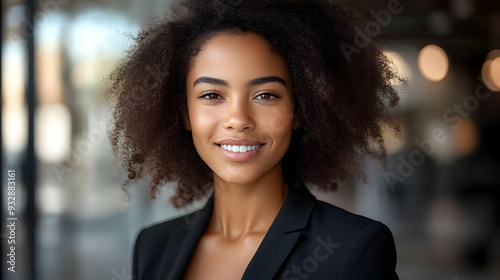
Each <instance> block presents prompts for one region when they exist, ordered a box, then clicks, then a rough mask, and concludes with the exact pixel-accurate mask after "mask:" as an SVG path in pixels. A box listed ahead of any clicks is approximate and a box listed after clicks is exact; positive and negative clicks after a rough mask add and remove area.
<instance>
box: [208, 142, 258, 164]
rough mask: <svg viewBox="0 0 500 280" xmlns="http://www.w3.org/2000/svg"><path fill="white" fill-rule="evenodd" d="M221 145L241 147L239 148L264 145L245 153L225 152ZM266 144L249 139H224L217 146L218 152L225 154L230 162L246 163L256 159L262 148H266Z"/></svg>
mask: <svg viewBox="0 0 500 280" xmlns="http://www.w3.org/2000/svg"><path fill="white" fill-rule="evenodd" d="M221 145H239V146H255V145H262V146H260V147H259V148H257V149H255V150H252V151H248V152H243V153H234V152H230V151H227V150H224V149H223V148H222V147H221ZM264 145H265V144H264V143H260V142H257V141H254V140H249V139H234V138H233V139H224V140H221V141H219V142H218V143H216V144H215V146H216V147H217V150H218V151H219V152H220V153H221V154H223V155H224V156H225V157H226V158H227V159H228V160H230V161H232V162H245V161H249V160H251V159H253V158H254V157H256V156H257V155H258V154H259V152H260V151H261V150H262V147H264Z"/></svg>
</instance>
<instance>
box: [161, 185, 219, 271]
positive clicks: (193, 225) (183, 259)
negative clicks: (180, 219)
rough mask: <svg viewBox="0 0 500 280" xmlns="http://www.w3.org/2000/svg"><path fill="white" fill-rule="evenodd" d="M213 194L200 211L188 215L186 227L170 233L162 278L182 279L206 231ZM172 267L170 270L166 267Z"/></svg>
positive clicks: (163, 262) (210, 213)
mask: <svg viewBox="0 0 500 280" xmlns="http://www.w3.org/2000/svg"><path fill="white" fill-rule="evenodd" d="M213 198H214V197H213V194H212V196H211V197H210V198H209V200H208V201H207V202H206V204H205V206H204V207H203V208H202V209H201V210H199V211H198V212H195V213H193V215H192V216H188V217H189V220H186V221H185V222H186V226H185V229H180V230H176V231H172V232H171V233H170V235H169V238H168V241H167V245H166V247H165V252H164V254H163V259H162V262H161V264H162V268H161V272H160V279H166V280H178V279H182V276H183V275H184V271H185V270H186V268H187V266H188V264H189V262H190V260H191V257H192V256H193V254H194V251H195V249H196V246H197V245H198V241H199V240H200V238H201V236H202V235H203V232H204V231H205V229H206V227H207V225H208V222H209V221H210V217H211V215H212V209H213ZM165 267H170V268H171V269H170V271H169V270H167V269H165Z"/></svg>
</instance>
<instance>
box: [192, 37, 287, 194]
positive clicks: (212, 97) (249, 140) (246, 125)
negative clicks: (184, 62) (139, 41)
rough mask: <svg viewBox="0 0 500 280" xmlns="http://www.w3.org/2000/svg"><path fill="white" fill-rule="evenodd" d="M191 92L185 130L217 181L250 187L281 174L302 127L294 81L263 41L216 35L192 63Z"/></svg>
mask: <svg viewBox="0 0 500 280" xmlns="http://www.w3.org/2000/svg"><path fill="white" fill-rule="evenodd" d="M186 89H187V105H188V117H186V116H185V124H186V128H187V129H189V130H191V131H192V135H193V142H194V145H195V147H196V150H197V152H198V154H199V155H200V157H201V158H202V159H203V161H205V163H206V164H207V165H208V166H209V167H210V169H212V171H213V173H214V180H222V181H224V182H227V183H231V184H250V183H252V182H256V181H257V180H258V179H260V178H262V177H263V176H265V175H266V174H270V172H271V171H275V172H278V171H279V172H281V159H282V157H283V156H284V154H285V152H286V151H287V149H288V146H289V144H290V139H291V134H292V128H293V126H294V123H295V126H297V124H296V122H295V121H294V119H293V112H294V102H293V94H292V79H291V77H290V74H289V72H288V69H287V66H286V64H285V61H284V60H283V59H282V58H281V57H280V56H278V55H276V54H275V53H273V52H272V51H271V47H270V44H269V43H268V42H267V41H266V40H265V39H264V38H262V37H260V36H259V35H256V34H254V33H241V34H228V33H221V34H219V35H216V36H214V37H212V38H211V39H210V40H208V41H207V42H206V43H205V44H204V45H203V47H202V50H201V52H200V53H198V55H197V56H196V57H195V58H194V59H193V63H192V65H191V68H190V70H189V72H188V75H187V79H186ZM273 174H276V173H273ZM279 175H280V176H281V173H279Z"/></svg>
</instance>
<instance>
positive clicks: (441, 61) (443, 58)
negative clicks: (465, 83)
mask: <svg viewBox="0 0 500 280" xmlns="http://www.w3.org/2000/svg"><path fill="white" fill-rule="evenodd" d="M418 68H419V69H420V72H421V73H422V75H423V76H424V77H425V78H426V79H427V80H429V81H432V82H439V81H441V80H442V79H444V78H445V77H446V75H447V74H448V69H449V61H448V56H447V55H446V52H445V51H444V50H443V49H442V48H440V47H439V46H436V45H427V46H425V47H424V48H423V49H422V50H421V51H420V53H419V54H418Z"/></svg>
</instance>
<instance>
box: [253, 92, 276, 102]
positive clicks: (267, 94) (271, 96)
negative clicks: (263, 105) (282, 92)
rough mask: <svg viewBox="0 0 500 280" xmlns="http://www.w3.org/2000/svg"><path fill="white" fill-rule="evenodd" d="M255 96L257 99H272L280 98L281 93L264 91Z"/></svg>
mask: <svg viewBox="0 0 500 280" xmlns="http://www.w3.org/2000/svg"><path fill="white" fill-rule="evenodd" d="M255 98H256V99H257V100H264V101H271V100H273V99H275V98H279V95H277V94H274V93H270V92H264V93H261V94H259V95H257V97H255Z"/></svg>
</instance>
